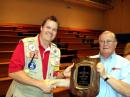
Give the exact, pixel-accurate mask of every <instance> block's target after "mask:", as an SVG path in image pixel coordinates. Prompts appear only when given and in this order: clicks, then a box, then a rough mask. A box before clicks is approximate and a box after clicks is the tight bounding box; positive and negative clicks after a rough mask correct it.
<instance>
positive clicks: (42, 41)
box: [40, 37, 50, 49]
mask: <svg viewBox="0 0 130 97" xmlns="http://www.w3.org/2000/svg"><path fill="white" fill-rule="evenodd" d="M40 43H41V45H42V47H44V48H45V49H46V48H47V47H48V46H49V44H50V42H48V41H46V40H44V39H42V38H41V37H40Z"/></svg>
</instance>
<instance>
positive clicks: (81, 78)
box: [70, 57, 99, 97]
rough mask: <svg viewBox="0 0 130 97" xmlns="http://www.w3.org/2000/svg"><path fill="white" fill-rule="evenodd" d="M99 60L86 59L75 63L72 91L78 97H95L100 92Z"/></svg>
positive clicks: (71, 83)
mask: <svg viewBox="0 0 130 97" xmlns="http://www.w3.org/2000/svg"><path fill="white" fill-rule="evenodd" d="M98 62H99V58H89V57H87V58H84V59H78V60H76V61H75V65H74V67H73V68H72V71H71V77H70V89H71V92H72V93H73V94H74V95H76V96H78V97H95V96H96V95H97V94H98V92H99V73H98V72H97V70H96V64H97V63H98Z"/></svg>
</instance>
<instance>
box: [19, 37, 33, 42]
mask: <svg viewBox="0 0 130 97" xmlns="http://www.w3.org/2000/svg"><path fill="white" fill-rule="evenodd" d="M34 39H35V37H26V38H23V39H22V40H21V41H23V42H27V41H34Z"/></svg>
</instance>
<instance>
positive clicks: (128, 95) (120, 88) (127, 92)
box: [107, 77, 130, 97]
mask: <svg viewBox="0 0 130 97" xmlns="http://www.w3.org/2000/svg"><path fill="white" fill-rule="evenodd" d="M107 83H108V84H110V85H111V86H112V87H113V89H115V90H116V91H117V92H119V93H120V94H122V95H124V96H125V97H130V85H129V84H127V83H125V82H123V81H121V80H117V79H115V78H114V77H110V78H109V79H108V80H107Z"/></svg>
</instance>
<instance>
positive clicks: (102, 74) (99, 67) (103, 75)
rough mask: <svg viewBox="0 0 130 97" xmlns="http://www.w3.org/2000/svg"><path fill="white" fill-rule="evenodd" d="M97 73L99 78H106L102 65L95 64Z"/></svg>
mask: <svg viewBox="0 0 130 97" xmlns="http://www.w3.org/2000/svg"><path fill="white" fill-rule="evenodd" d="M97 71H98V72H99V73H100V76H101V77H102V78H106V75H107V73H106V71H105V68H104V65H103V64H102V63H98V64H97Z"/></svg>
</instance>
